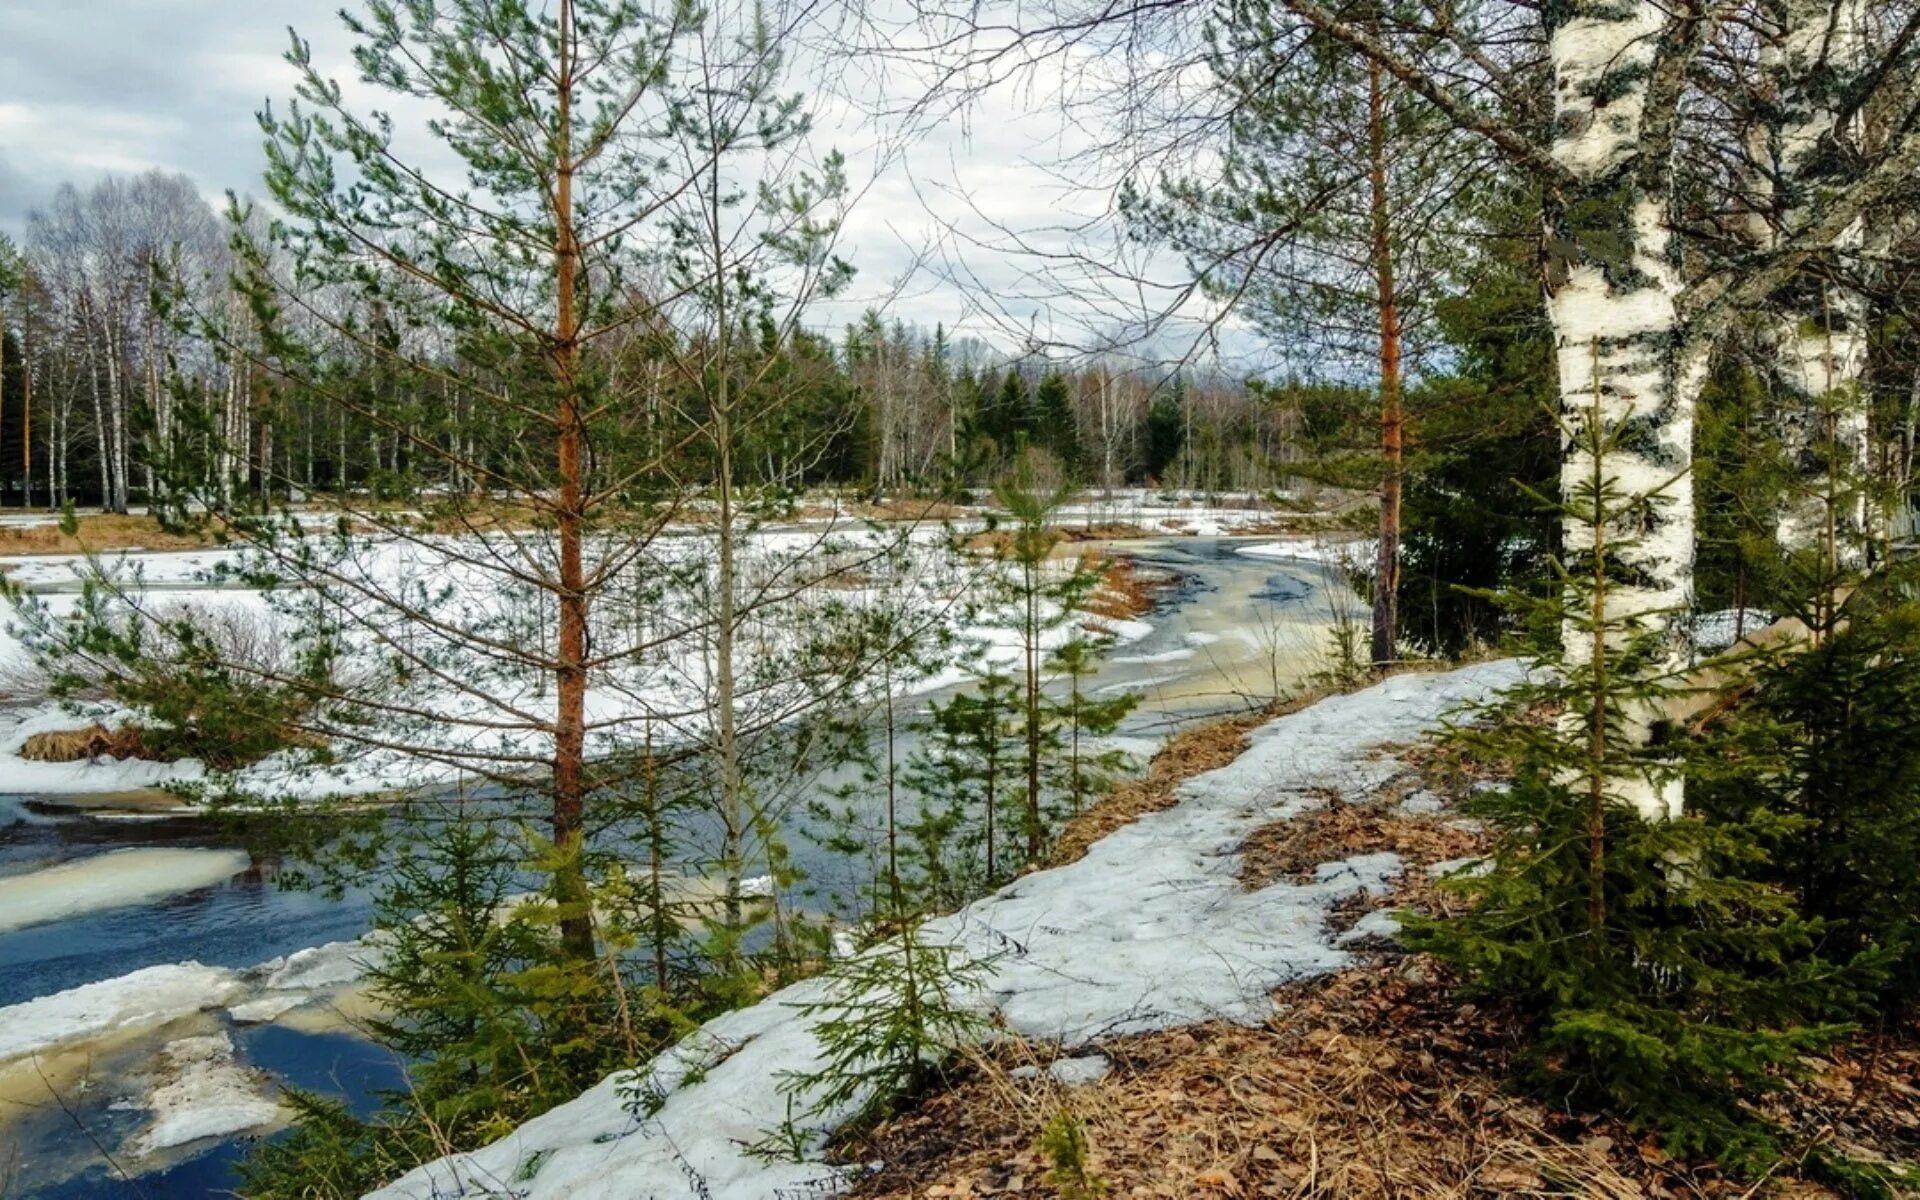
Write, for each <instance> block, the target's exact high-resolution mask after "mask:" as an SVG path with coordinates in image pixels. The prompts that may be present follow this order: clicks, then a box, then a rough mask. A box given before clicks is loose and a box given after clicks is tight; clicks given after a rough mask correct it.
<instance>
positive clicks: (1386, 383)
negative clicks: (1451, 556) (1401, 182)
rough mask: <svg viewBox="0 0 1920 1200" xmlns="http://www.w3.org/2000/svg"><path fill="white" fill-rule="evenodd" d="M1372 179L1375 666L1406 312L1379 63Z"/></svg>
mask: <svg viewBox="0 0 1920 1200" xmlns="http://www.w3.org/2000/svg"><path fill="white" fill-rule="evenodd" d="M1367 151H1368V158H1369V163H1368V166H1369V168H1370V169H1369V171H1368V177H1369V180H1370V183H1371V190H1372V193H1373V195H1372V213H1371V217H1372V226H1373V276H1374V284H1375V287H1376V289H1377V295H1376V303H1377V307H1378V316H1379V327H1380V459H1381V476H1380V547H1379V550H1378V553H1377V556H1376V558H1375V560H1374V574H1373V580H1374V584H1373V665H1374V667H1375V668H1382V667H1386V666H1388V665H1390V664H1391V663H1392V662H1393V661H1394V658H1395V654H1394V644H1395V642H1396V640H1397V635H1398V625H1399V599H1400V597H1399V593H1400V485H1401V474H1402V454H1401V432H1402V431H1401V412H1400V306H1399V297H1398V294H1397V292H1396V291H1395V288H1394V275H1393V236H1392V235H1393V228H1392V222H1391V214H1390V209H1389V201H1388V196H1387V104H1386V90H1385V87H1384V86H1383V81H1382V79H1381V73H1380V64H1379V62H1377V61H1375V60H1373V59H1369V60H1367Z"/></svg>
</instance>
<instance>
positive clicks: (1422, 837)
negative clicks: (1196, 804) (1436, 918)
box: [1240, 796, 1488, 891]
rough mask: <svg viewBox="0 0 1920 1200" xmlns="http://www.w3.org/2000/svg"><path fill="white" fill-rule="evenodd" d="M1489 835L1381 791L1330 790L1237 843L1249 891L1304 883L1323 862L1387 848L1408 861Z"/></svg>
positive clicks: (1418, 862)
mask: <svg viewBox="0 0 1920 1200" xmlns="http://www.w3.org/2000/svg"><path fill="white" fill-rule="evenodd" d="M1487 842H1488V837H1487V835H1486V834H1484V833H1479V832H1475V831H1473V830H1471V829H1468V828H1464V827H1462V826H1461V825H1460V824H1459V822H1458V821H1457V820H1453V819H1450V818H1448V817H1446V816H1445V815H1443V814H1437V813H1436V814H1427V813H1417V814H1416V813H1403V812H1397V811H1395V810H1394V809H1393V808H1392V807H1391V803H1390V802H1389V801H1388V800H1387V799H1385V798H1382V797H1373V798H1369V799H1367V800H1364V801H1362V802H1359V803H1352V802H1349V801H1347V800H1344V799H1342V798H1340V797H1339V796H1334V797H1332V798H1330V799H1329V800H1328V802H1327V803H1326V805H1325V806H1323V807H1321V808H1314V809H1309V810H1307V811H1306V812H1303V813H1299V814H1297V815H1295V816H1292V817H1289V818H1287V819H1286V820H1283V821H1275V822H1273V823H1272V824H1270V825H1262V826H1261V827H1260V828H1258V829H1256V830H1254V831H1253V832H1252V833H1250V834H1248V835H1247V839H1246V841H1245V842H1243V843H1242V844H1241V847H1240V884H1241V886H1242V887H1244V888H1246V889H1247V890H1248V891H1254V890H1257V889H1259V888H1263V887H1265V886H1267V885H1268V884H1270V883H1275V882H1279V881H1285V882H1290V883H1309V882H1311V881H1312V880H1313V877H1314V872H1315V870H1316V869H1317V868H1318V867H1319V866H1320V864H1322V863H1330V862H1338V861H1340V860H1341V859H1343V858H1352V857H1353V856H1354V855H1357V854H1374V853H1378V852H1379V851H1382V850H1391V851H1393V852H1394V853H1395V854H1398V855H1399V856H1400V857H1401V859H1402V860H1403V861H1405V862H1406V863H1407V864H1408V865H1409V866H1416V867H1419V866H1431V865H1432V864H1434V863H1439V862H1447V861H1450V860H1452V859H1456V858H1465V857H1467V856H1469V855H1473V854H1480V853H1482V852H1484V851H1485V850H1486V848H1487Z"/></svg>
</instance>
